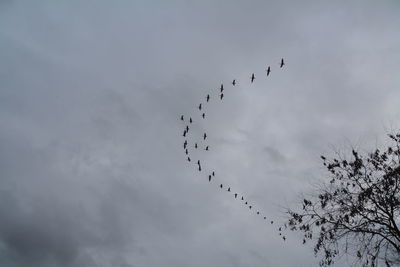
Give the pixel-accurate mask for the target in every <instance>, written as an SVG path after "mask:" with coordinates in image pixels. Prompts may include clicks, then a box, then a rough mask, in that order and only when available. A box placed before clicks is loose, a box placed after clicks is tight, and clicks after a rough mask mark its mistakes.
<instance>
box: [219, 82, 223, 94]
mask: <svg viewBox="0 0 400 267" xmlns="http://www.w3.org/2000/svg"><path fill="white" fill-rule="evenodd" d="M219 90H220V91H221V93H222V91H224V85H223V84H222V83H221V87H220V88H219Z"/></svg>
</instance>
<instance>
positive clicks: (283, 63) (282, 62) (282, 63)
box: [281, 58, 285, 68]
mask: <svg viewBox="0 0 400 267" xmlns="http://www.w3.org/2000/svg"><path fill="white" fill-rule="evenodd" d="M283 65H285V62H284V61H283V58H282V59H281V68H282V67H283Z"/></svg>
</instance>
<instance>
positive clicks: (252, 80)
mask: <svg viewBox="0 0 400 267" xmlns="http://www.w3.org/2000/svg"><path fill="white" fill-rule="evenodd" d="M255 78H256V77H255V76H254V73H253V74H252V75H251V83H253V82H254V79H255Z"/></svg>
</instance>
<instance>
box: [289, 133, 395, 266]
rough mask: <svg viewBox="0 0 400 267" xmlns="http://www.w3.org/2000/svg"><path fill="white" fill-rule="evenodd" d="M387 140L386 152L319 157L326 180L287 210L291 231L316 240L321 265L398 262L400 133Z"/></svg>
mask: <svg viewBox="0 0 400 267" xmlns="http://www.w3.org/2000/svg"><path fill="white" fill-rule="evenodd" d="M388 136H389V138H390V142H391V144H393V145H391V146H388V147H387V148H386V149H385V150H384V151H380V150H379V149H376V150H375V151H374V152H373V153H369V154H368V153H365V154H364V155H362V154H361V153H359V152H357V151H355V150H354V149H353V150H352V153H351V155H350V157H349V158H350V159H346V158H344V157H343V156H341V155H339V156H337V157H336V158H331V159H327V158H326V157H324V156H321V158H322V160H323V164H324V166H325V167H326V168H327V170H328V175H327V178H328V181H325V182H324V183H323V184H322V185H320V186H319V187H318V188H317V191H316V193H313V194H312V195H310V196H309V197H307V198H306V199H303V200H302V203H301V207H299V208H298V209H297V211H293V210H292V209H288V211H287V212H288V216H289V218H288V226H289V229H290V230H292V231H299V232H301V233H302V235H303V244H305V243H307V242H314V244H313V246H314V252H315V255H316V256H317V255H321V256H322V257H321V258H322V259H321V261H320V266H329V265H332V264H333V263H334V259H335V257H337V256H338V255H343V254H348V255H352V256H354V257H355V259H356V260H355V263H356V264H358V265H360V266H377V265H378V264H382V265H383V264H385V266H393V265H397V264H400V230H399V227H400V217H399V215H400V134H396V135H392V134H389V135H388Z"/></svg>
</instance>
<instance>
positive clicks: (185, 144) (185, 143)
mask: <svg viewBox="0 0 400 267" xmlns="http://www.w3.org/2000/svg"><path fill="white" fill-rule="evenodd" d="M186 146H187V140H185V142H184V143H183V149H186Z"/></svg>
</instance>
